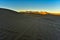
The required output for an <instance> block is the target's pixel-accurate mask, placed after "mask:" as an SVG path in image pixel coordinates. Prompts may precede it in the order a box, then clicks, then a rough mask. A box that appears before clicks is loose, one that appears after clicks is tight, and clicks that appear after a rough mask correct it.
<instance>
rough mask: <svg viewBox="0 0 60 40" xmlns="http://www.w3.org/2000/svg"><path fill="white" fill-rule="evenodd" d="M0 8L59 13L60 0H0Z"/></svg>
mask: <svg viewBox="0 0 60 40" xmlns="http://www.w3.org/2000/svg"><path fill="white" fill-rule="evenodd" d="M0 8H7V9H11V10H15V11H22V10H32V11H34V10H37V11H48V12H59V13H60V0H0Z"/></svg>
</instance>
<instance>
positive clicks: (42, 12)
mask: <svg viewBox="0 0 60 40" xmlns="http://www.w3.org/2000/svg"><path fill="white" fill-rule="evenodd" d="M20 12H24V13H29V14H31V13H32V14H41V15H47V14H51V15H59V16H60V13H58V12H57V13H53V12H46V11H29V10H28V11H26V10H25V11H20Z"/></svg>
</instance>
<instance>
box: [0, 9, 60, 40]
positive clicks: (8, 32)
mask: <svg viewBox="0 0 60 40" xmlns="http://www.w3.org/2000/svg"><path fill="white" fill-rule="evenodd" d="M0 40H60V16H52V15H45V16H41V15H35V14H18V12H15V11H12V10H8V9H2V8H0Z"/></svg>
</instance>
